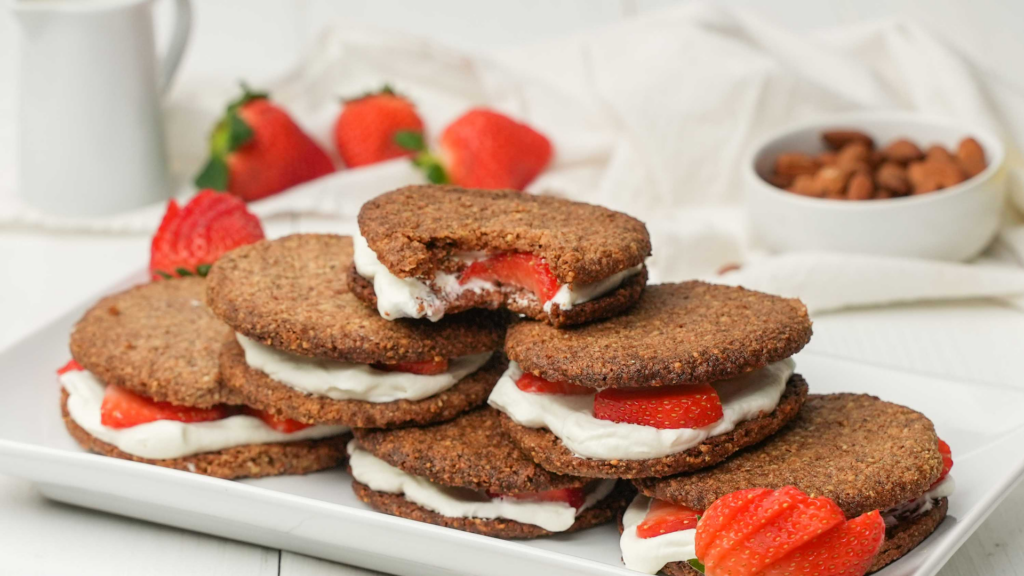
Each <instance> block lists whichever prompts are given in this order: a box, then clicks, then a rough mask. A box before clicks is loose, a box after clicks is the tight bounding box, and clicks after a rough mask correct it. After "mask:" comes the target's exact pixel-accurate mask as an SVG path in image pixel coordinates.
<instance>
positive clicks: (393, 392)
mask: <svg viewBox="0 0 1024 576" xmlns="http://www.w3.org/2000/svg"><path fill="white" fill-rule="evenodd" d="M235 336H236V337H237V339H238V343H239V344H240V345H241V346H242V350H243V351H244V352H245V363H246V364H247V365H248V366H249V367H250V368H252V369H253V370H259V371H260V372H263V373H264V374H266V375H267V376H269V377H270V378H272V379H273V380H275V381H277V382H280V383H282V384H284V385H286V386H288V387H290V388H294V389H296V390H298V391H299V392H303V393H306V394H312V395H314V396H326V397H327V398H331V399H333V400H361V401H364V402H374V403H381V402H394V401H396V400H410V401H415V400H422V399H424V398H428V397H430V396H433V395H435V394H438V393H440V392H444V391H445V390H447V389H449V388H451V387H452V386H454V385H456V384H458V383H459V381H460V380H462V379H463V378H465V377H466V376H469V375H470V374H472V373H474V372H476V371H477V370H479V369H480V368H481V367H483V365H484V364H486V363H487V361H488V360H490V358H491V355H492V354H493V352H483V353H481V354H473V355H471V356H462V357H461V358H453V359H451V360H450V361H449V363H448V370H446V371H444V372H442V373H440V374H412V373H409V372H387V371H385V370H377V369H376V368H374V367H372V366H370V365H369V364H354V363H349V362H339V361H337V360H325V359H320V358H308V357H306V356H299V355H297V354H290V353H288V352H283V351H281V350H277V349H276V348H271V347H270V346H267V345H265V344H261V343H259V342H256V341H255V340H252V339H251V338H246V337H245V336H242V335H241V334H236V335H235Z"/></svg>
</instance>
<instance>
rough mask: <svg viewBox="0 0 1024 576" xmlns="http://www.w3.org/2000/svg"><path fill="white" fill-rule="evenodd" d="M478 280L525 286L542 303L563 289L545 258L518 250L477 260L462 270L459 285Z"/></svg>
mask: <svg viewBox="0 0 1024 576" xmlns="http://www.w3.org/2000/svg"><path fill="white" fill-rule="evenodd" d="M477 279H479V280H486V281H488V282H497V283H498V284H502V285H507V286H515V287H517V288H525V289H527V290H529V291H530V292H533V293H534V294H535V295H536V296H537V298H538V299H540V301H541V302H547V301H548V300H551V299H552V298H554V297H555V294H557V293H558V288H559V284H558V279H557V278H555V275H554V274H553V273H552V272H551V268H550V267H549V266H548V264H547V262H545V261H544V259H543V258H541V257H540V256H536V255H534V254H525V253H518V252H510V253H507V254H497V255H495V256H491V257H490V258H486V259H484V260H477V261H476V262H473V263H472V264H470V265H469V266H468V267H467V268H466V269H465V270H464V271H463V272H462V276H461V277H460V278H459V284H466V283H467V282H469V281H470V280H477Z"/></svg>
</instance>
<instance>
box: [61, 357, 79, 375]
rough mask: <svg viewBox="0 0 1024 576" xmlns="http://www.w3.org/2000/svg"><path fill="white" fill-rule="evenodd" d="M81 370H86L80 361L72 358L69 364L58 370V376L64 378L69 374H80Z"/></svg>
mask: <svg viewBox="0 0 1024 576" xmlns="http://www.w3.org/2000/svg"><path fill="white" fill-rule="evenodd" d="M79 370H84V368H82V365H81V364H79V363H78V360H75V359H74V358H72V359H71V360H68V363H67V364H65V365H63V366H61V367H60V368H58V369H57V376H63V375H65V374H67V373H68V372H78V371H79Z"/></svg>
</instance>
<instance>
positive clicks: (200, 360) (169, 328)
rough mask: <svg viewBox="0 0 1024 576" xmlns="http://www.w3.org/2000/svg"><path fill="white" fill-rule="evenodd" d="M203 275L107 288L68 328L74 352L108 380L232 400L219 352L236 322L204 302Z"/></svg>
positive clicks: (183, 398) (192, 401)
mask: <svg viewBox="0 0 1024 576" xmlns="http://www.w3.org/2000/svg"><path fill="white" fill-rule="evenodd" d="M205 292H206V287H205V283H204V281H203V280H202V279H201V278H176V279H174V280H165V281H161V282H153V283H151V284H143V285H141V286H136V287H134V288H130V289H128V290H125V291H124V292H120V293H118V294H114V295H112V296H107V297H106V298H104V299H102V300H100V301H99V302H97V303H96V305H95V306H93V307H92V308H90V309H89V311H88V312H86V313H85V316H83V317H82V319H81V320H79V321H78V324H76V325H75V329H74V330H73V331H72V332H71V344H70V346H71V355H72V356H73V357H74V358H75V360H77V361H78V363H79V364H81V365H82V367H83V368H85V369H86V370H88V371H90V372H92V373H93V374H95V375H96V377H97V378H99V379H100V380H101V381H103V382H104V383H106V384H114V385H117V386H121V387H124V388H128V389H129V390H133V391H135V392H138V393H139V394H142V395H144V396H148V397H150V398H152V399H154V400H158V401H161V402H171V403H172V404H178V405H181V406H196V407H200V408H207V407H210V406H213V405H215V404H222V403H225V402H228V403H230V402H231V401H232V398H233V395H232V394H231V391H230V389H228V388H225V387H224V386H223V385H222V384H221V380H220V375H219V369H218V360H217V356H218V354H219V352H220V344H221V342H223V341H224V338H225V336H226V335H229V334H231V329H229V328H228V327H227V326H225V325H224V323H223V322H221V321H220V320H218V319H217V317H216V316H214V315H213V313H211V312H210V310H209V309H208V308H207V307H206V306H205V305H204V304H203V300H204V295H205Z"/></svg>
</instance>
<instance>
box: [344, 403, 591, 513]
mask: <svg viewBox="0 0 1024 576" xmlns="http://www.w3.org/2000/svg"><path fill="white" fill-rule="evenodd" d="M498 416H499V412H498V411H497V410H495V409H493V408H490V407H483V408H480V409H478V410H474V411H472V412H468V413H466V414H463V415H461V416H459V417H458V418H456V419H454V420H451V421H449V422H445V423H443V424H434V425H432V426H426V427H423V428H399V429H397V430H374V429H367V428H356V429H355V430H353V432H354V433H355V435H356V439H357V440H359V445H360V446H361V447H362V448H363V449H364V450H366V451H368V452H370V453H371V454H373V455H374V456H376V457H377V458H380V459H381V460H384V461H385V462H387V463H388V464H391V465H392V466H395V467H396V468H399V469H401V470H403V471H405V472H408V473H410V474H415V475H417V476H423V477H425V478H427V479H428V480H430V481H431V482H436V483H438V484H443V485H445V486H455V487H459V488H469V489H471V490H489V491H491V492H497V493H501V494H515V493H519V492H543V491H545V490H555V489H559V488H576V487H579V486H584V485H586V484H587V483H588V482H590V481H591V479H590V478H580V477H577V476H563V475H561V474H553V473H551V472H548V471H547V470H545V469H544V468H541V467H540V466H538V465H537V464H536V463H535V462H534V461H532V460H530V459H529V458H527V457H526V456H524V455H523V453H522V452H520V451H519V449H518V448H516V446H515V445H514V444H513V443H512V441H511V440H510V439H509V437H508V435H507V434H505V432H504V431H502V429H501V423H500V421H499V419H498Z"/></svg>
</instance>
